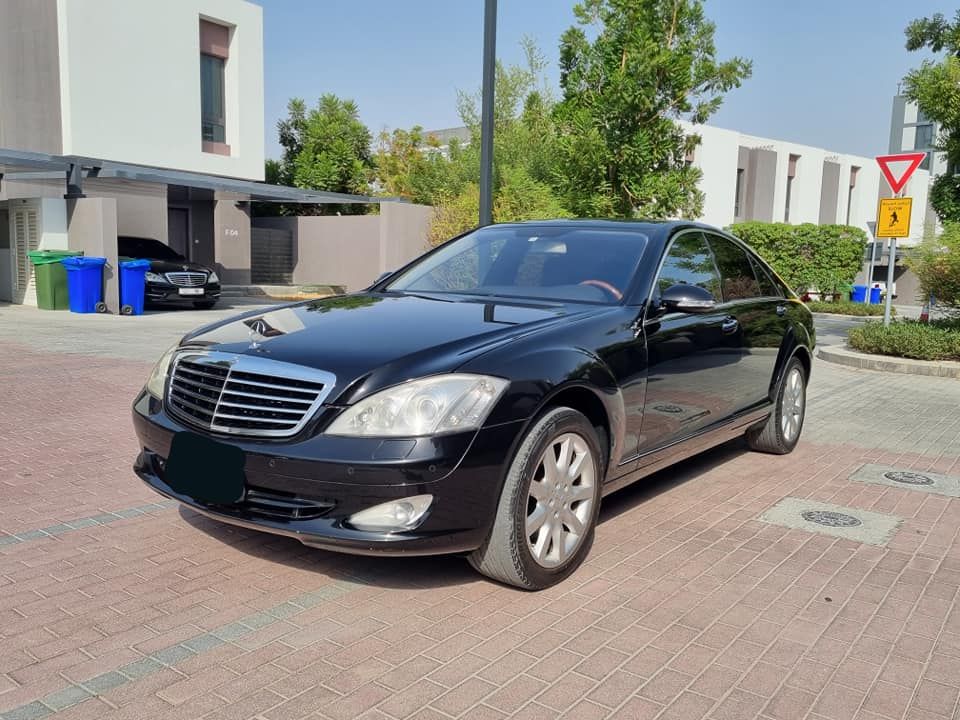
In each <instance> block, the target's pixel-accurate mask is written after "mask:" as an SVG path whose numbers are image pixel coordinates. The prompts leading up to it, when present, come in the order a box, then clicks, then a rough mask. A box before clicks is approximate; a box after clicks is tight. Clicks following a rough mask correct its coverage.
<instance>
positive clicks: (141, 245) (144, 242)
mask: <svg viewBox="0 0 960 720" xmlns="http://www.w3.org/2000/svg"><path fill="white" fill-rule="evenodd" d="M117 252H118V253H119V254H120V255H123V256H125V257H132V258H138V259H139V258H143V259H146V260H173V261H179V260H183V256H182V255H181V254H180V253H178V252H177V251H176V250H174V249H173V248H171V247H170V246H169V245H164V244H163V243H162V242H160V241H159V240H154V239H152V238H135V237H119V238H117Z"/></svg>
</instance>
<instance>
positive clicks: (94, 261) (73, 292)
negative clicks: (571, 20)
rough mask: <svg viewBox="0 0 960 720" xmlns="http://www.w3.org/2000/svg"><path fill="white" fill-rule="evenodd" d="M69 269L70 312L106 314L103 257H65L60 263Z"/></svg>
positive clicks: (104, 261)
mask: <svg viewBox="0 0 960 720" xmlns="http://www.w3.org/2000/svg"><path fill="white" fill-rule="evenodd" d="M60 262H61V263H63V266H64V267H65V268H66V269H67V299H68V303H69V305H70V312H75V313H93V312H106V311H107V307H106V305H104V304H103V266H104V265H105V264H106V262H107V259H106V258H102V257H65V258H64V259H63V260H61V261H60Z"/></svg>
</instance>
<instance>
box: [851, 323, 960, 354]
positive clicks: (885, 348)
mask: <svg viewBox="0 0 960 720" xmlns="http://www.w3.org/2000/svg"><path fill="white" fill-rule="evenodd" d="M849 340H850V346H851V347H852V348H854V349H855V350H860V351H861V352H866V353H874V354H876V355H895V356H896V357H904V358H913V359H915V360H960V320H934V321H932V322H930V323H929V324H926V323H921V322H918V321H916V320H897V321H896V322H892V323H890V326H889V327H884V325H883V323H879V322H867V323H864V324H863V325H861V326H860V327H856V328H853V329H852V330H851V331H850V334H849Z"/></svg>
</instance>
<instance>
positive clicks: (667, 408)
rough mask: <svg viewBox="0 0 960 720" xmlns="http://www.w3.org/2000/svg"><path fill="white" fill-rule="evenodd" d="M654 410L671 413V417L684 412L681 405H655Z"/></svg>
mask: <svg viewBox="0 0 960 720" xmlns="http://www.w3.org/2000/svg"><path fill="white" fill-rule="evenodd" d="M653 409H654V410H659V411H660V412H665V413H670V414H671V415H679V414H680V413H682V412H683V408H682V407H680V406H679V405H654V406H653Z"/></svg>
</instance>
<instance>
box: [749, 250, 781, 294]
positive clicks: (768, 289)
mask: <svg viewBox="0 0 960 720" xmlns="http://www.w3.org/2000/svg"><path fill="white" fill-rule="evenodd" d="M750 261H751V262H752V263H753V271H754V273H756V276H757V281H758V282H759V283H760V293H761V294H762V295H764V296H765V297H782V295H781V293H780V288H778V287H777V284H776V283H775V282H774V281H773V278H771V277H770V273H768V272H767V269H766V268H765V267H763V264H762V263H761V262H760V261H759V260H757V259H756V258H755V257H752V256H751V258H750Z"/></svg>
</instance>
